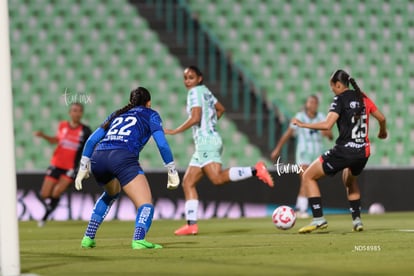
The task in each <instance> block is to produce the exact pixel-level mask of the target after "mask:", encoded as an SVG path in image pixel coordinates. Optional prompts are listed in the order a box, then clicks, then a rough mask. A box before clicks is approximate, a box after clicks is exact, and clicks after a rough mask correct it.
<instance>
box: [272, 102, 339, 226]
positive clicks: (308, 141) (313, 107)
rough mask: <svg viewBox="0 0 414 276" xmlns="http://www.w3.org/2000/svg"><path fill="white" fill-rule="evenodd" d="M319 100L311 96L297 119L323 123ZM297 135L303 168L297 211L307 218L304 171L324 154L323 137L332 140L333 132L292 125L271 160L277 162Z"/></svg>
mask: <svg viewBox="0 0 414 276" xmlns="http://www.w3.org/2000/svg"><path fill="white" fill-rule="evenodd" d="M318 105H319V99H318V97H317V96H316V95H310V96H309V97H308V98H307V99H306V103H305V110H304V111H300V112H298V113H297V114H296V115H295V118H297V119H298V120H300V121H302V122H306V123H316V122H320V121H323V120H324V119H325V115H324V114H322V113H321V112H318ZM294 135H296V164H298V165H299V166H300V167H301V168H302V172H301V173H300V175H299V176H300V179H301V181H300V183H301V184H300V189H299V193H298V197H297V199H296V210H297V217H298V218H307V217H309V215H308V212H307V210H308V198H307V197H306V194H305V189H304V185H303V181H302V179H303V178H302V176H303V171H305V170H306V169H307V168H308V167H309V165H310V163H312V162H313V160H315V159H316V158H317V157H318V156H319V155H321V154H322V153H323V141H322V137H323V136H326V137H328V138H329V140H332V131H330V130H325V131H318V130H314V129H302V128H298V127H297V126H295V125H293V124H290V126H289V128H288V129H287V130H286V132H285V133H284V134H283V135H282V137H281V138H280V140H279V142H278V143H277V145H276V147H275V148H274V150H273V151H272V153H271V154H270V158H271V159H272V160H273V161H276V160H277V159H278V158H279V156H280V151H281V150H282V147H283V145H284V144H285V143H286V142H287V141H288V140H289V139H290V138H291V137H292V136H294Z"/></svg>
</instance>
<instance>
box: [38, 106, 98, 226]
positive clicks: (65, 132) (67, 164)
mask: <svg viewBox="0 0 414 276" xmlns="http://www.w3.org/2000/svg"><path fill="white" fill-rule="evenodd" d="M82 115H83V105H82V104H80V103H73V104H71V106H70V109H69V116H70V121H62V122H60V123H59V127H58V131H57V134H56V135H55V136H48V135H45V134H44V133H43V132H42V131H36V132H35V133H34V135H35V136H37V137H41V138H43V139H45V140H46V141H48V142H49V143H51V144H58V146H57V147H56V149H55V151H54V153H53V156H52V159H51V161H50V166H49V167H48V169H47V171H46V176H45V178H44V180H43V184H42V189H41V191H40V196H41V198H42V199H43V200H44V203H45V205H46V213H45V215H44V216H43V218H42V220H40V221H39V223H38V225H39V226H43V225H44V224H45V222H46V220H47V218H48V217H49V215H50V214H51V213H52V212H53V211H54V210H55V209H56V207H57V205H58V203H59V200H60V196H61V195H62V194H63V193H64V192H65V191H66V189H67V188H68V187H69V185H70V184H71V183H72V182H73V181H74V179H75V176H76V172H75V170H76V169H77V168H78V165H79V160H80V158H81V156H82V149H83V145H84V144H85V142H86V140H87V139H88V137H89V136H90V135H91V129H90V128H89V127H88V126H86V125H84V124H82V123H81V119H82Z"/></svg>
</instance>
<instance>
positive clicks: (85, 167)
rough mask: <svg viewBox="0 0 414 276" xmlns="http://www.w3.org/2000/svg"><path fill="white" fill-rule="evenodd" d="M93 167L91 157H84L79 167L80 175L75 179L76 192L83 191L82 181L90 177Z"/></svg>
mask: <svg viewBox="0 0 414 276" xmlns="http://www.w3.org/2000/svg"><path fill="white" fill-rule="evenodd" d="M90 167H91V160H90V159H89V157H86V156H82V158H81V161H80V166H79V171H78V174H77V175H76V179H75V188H76V190H78V191H80V190H82V180H83V179H87V178H88V177H89V170H90Z"/></svg>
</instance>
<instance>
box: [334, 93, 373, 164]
mask: <svg viewBox="0 0 414 276" xmlns="http://www.w3.org/2000/svg"><path fill="white" fill-rule="evenodd" d="M376 110H377V107H376V105H375V104H374V102H373V101H371V99H369V98H368V97H367V96H366V95H365V94H363V106H362V107H361V106H360V103H359V101H358V98H357V95H356V92H355V91H354V90H347V91H345V92H343V93H341V94H339V95H337V96H335V97H334V101H333V102H332V104H331V107H330V109H329V112H335V113H337V114H338V115H339V118H338V120H337V121H336V125H337V127H338V131H339V137H338V138H337V139H336V146H335V147H336V148H338V150H339V151H340V152H341V153H343V155H344V157H354V158H362V157H368V156H369V155H370V144H369V137H368V130H369V114H370V113H372V112H375V111H376Z"/></svg>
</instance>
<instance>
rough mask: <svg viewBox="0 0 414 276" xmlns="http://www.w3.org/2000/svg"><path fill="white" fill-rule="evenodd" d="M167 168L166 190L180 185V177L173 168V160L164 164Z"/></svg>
mask: <svg viewBox="0 0 414 276" xmlns="http://www.w3.org/2000/svg"><path fill="white" fill-rule="evenodd" d="M165 167H167V169H168V183H167V189H168V190H175V189H177V188H178V186H179V185H180V177H179V176H178V172H177V170H176V169H175V164H174V161H173V162H170V163H168V164H167V165H165Z"/></svg>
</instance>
